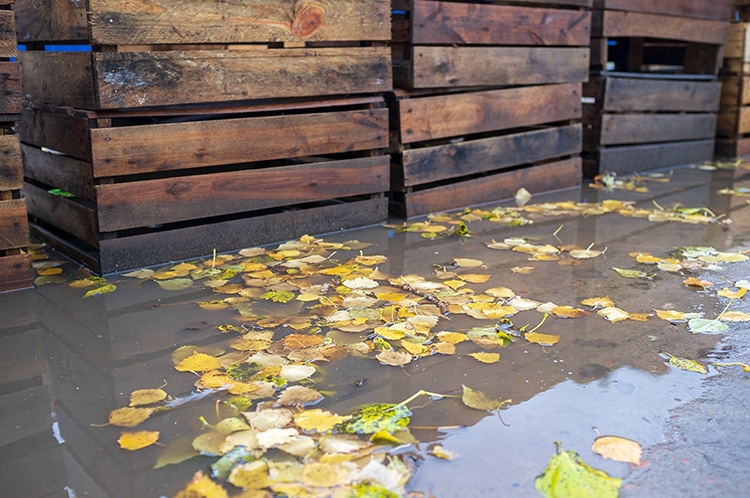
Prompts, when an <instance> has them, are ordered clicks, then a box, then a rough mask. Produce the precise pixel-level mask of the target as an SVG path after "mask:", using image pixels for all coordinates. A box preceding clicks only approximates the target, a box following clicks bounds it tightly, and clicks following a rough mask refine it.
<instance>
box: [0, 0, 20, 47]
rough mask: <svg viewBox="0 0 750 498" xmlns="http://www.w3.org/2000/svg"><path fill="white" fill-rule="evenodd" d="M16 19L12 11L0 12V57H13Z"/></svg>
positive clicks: (15, 45)
mask: <svg viewBox="0 0 750 498" xmlns="http://www.w3.org/2000/svg"><path fill="white" fill-rule="evenodd" d="M16 47H17V44H16V19H15V16H14V15H13V11H12V10H0V57H6V58H8V57H15V56H16V54H17V48H16Z"/></svg>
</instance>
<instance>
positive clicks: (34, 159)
mask: <svg viewBox="0 0 750 498" xmlns="http://www.w3.org/2000/svg"><path fill="white" fill-rule="evenodd" d="M22 153H23V163H24V175H26V177H27V178H30V179H32V180H35V181H37V182H41V183H44V184H46V185H49V186H50V187H54V188H61V189H63V190H67V191H68V192H71V193H73V194H75V195H76V196H77V197H80V198H82V199H87V200H89V201H94V200H95V197H94V195H95V194H94V178H93V174H92V170H91V163H89V162H86V161H81V160H80V159H75V158H73V157H68V156H63V155H60V154H51V153H48V152H43V151H42V150H41V149H39V148H37V147H32V146H29V145H23V146H22Z"/></svg>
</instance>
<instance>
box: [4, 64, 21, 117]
mask: <svg viewBox="0 0 750 498" xmlns="http://www.w3.org/2000/svg"><path fill="white" fill-rule="evenodd" d="M14 57H15V56H14ZM0 95H2V97H1V98H0V114H13V115H16V114H18V113H19V112H21V77H20V68H19V65H18V62H5V61H2V62H0Z"/></svg>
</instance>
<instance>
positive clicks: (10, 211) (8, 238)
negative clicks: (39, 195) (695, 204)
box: [0, 199, 29, 250]
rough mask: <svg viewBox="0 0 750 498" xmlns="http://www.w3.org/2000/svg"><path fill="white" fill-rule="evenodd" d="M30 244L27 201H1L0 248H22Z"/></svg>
mask: <svg viewBox="0 0 750 498" xmlns="http://www.w3.org/2000/svg"><path fill="white" fill-rule="evenodd" d="M28 245H29V224H28V220H27V216H26V201H25V200H24V199H10V200H7V201H0V249H3V250H5V249H20V248H26V247H28Z"/></svg>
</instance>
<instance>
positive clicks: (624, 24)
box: [591, 10, 729, 45]
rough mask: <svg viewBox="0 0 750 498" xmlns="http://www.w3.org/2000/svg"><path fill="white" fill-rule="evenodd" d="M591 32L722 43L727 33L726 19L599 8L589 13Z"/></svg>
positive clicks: (596, 35) (606, 36) (604, 35)
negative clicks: (590, 15)
mask: <svg viewBox="0 0 750 498" xmlns="http://www.w3.org/2000/svg"><path fill="white" fill-rule="evenodd" d="M591 33H592V36H593V37H605V38H617V37H642V38H662V39H670V40H681V41H690V42H697V43H708V44H713V45H723V44H724V43H725V42H726V40H727V36H728V33H729V20H728V19H727V21H714V20H703V19H691V18H687V17H679V16H665V15H659V14H644V13H640V12H625V11H618V10H599V11H595V12H594V15H593V17H592V25H591Z"/></svg>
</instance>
